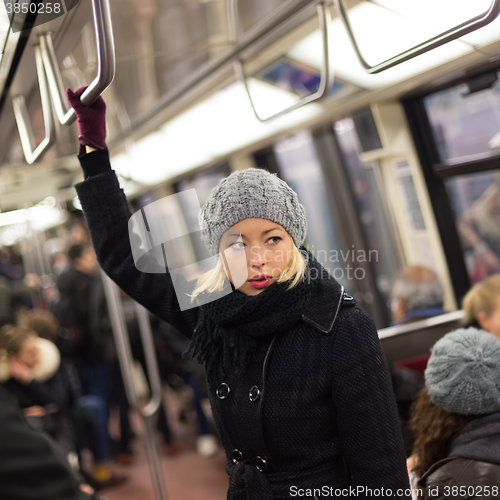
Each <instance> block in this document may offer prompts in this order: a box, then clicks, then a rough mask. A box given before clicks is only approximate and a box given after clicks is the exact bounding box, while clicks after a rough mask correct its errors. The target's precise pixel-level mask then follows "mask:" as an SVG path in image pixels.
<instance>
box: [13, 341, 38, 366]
mask: <svg viewBox="0 0 500 500" xmlns="http://www.w3.org/2000/svg"><path fill="white" fill-rule="evenodd" d="M16 359H17V360H18V361H19V362H20V363H21V364H23V365H24V366H26V367H27V368H30V369H31V368H34V367H35V366H36V364H37V363H38V361H39V359H40V352H39V349H38V342H37V338H36V337H30V338H29V339H27V340H25V341H24V342H23V345H22V347H21V349H20V351H19V353H18V354H17V356H16Z"/></svg>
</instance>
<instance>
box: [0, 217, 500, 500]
mask: <svg viewBox="0 0 500 500" xmlns="http://www.w3.org/2000/svg"><path fill="white" fill-rule="evenodd" d="M51 259H52V260H51V264H52V269H51V272H52V276H53V277H54V279H53V280H48V281H46V283H48V284H49V285H48V286H45V287H43V286H42V282H43V279H41V278H40V277H38V276H37V275H36V274H33V273H28V274H25V273H24V270H23V265H22V259H21V258H20V257H19V256H17V255H16V254H15V252H14V250H13V249H12V248H10V249H6V248H3V249H1V251H0V327H1V329H0V399H1V400H2V401H1V404H0V408H1V409H0V434H1V435H0V442H1V443H2V446H1V447H0V492H1V494H0V497H1V498H5V499H10V498H12V499H14V498H16V499H24V498H42V497H43V498H76V499H78V498H82V499H83V498H89V496H91V497H92V496H93V498H95V499H97V498H100V497H99V493H98V492H100V491H102V490H105V489H106V488H110V487H112V486H116V485H119V484H122V483H123V482H125V481H127V477H126V476H125V475H120V474H117V473H116V472H115V471H114V464H115V463H118V464H122V465H126V464H131V463H133V461H134V447H133V446H132V442H133V439H134V435H135V433H134V431H133V429H132V426H131V424H130V410H131V409H130V407H129V404H128V401H127V396H126V391H125V387H124V383H123V379H122V375H121V371H120V365H119V362H118V358H117V353H116V347H115V342H114V337H113V332H112V328H111V322H110V318H109V314H108V309H107V305H106V298H105V293H104V288H103V284H102V281H101V275H100V273H99V272H98V264H97V260H96V256H95V253H94V250H93V248H92V245H91V242H90V239H89V235H88V231H87V230H86V229H85V227H83V226H82V225H80V224H76V225H75V226H74V227H73V229H72V232H71V238H70V239H69V240H68V242H67V244H66V245H65V246H63V247H60V246H59V247H57V250H56V251H54V252H53V253H52V256H51ZM51 283H52V284H53V286H51ZM443 294H444V292H443V287H442V285H441V283H440V281H439V279H438V277H437V276H436V274H435V273H434V272H433V271H432V270H430V269H427V268H425V267H422V266H412V267H408V268H405V269H404V270H403V271H402V272H401V273H400V274H399V276H398V277H397V279H396V280H395V283H394V287H393V290H392V296H391V311H392V314H393V324H394V325H406V324H410V323H415V322H418V321H421V320H425V319H427V318H430V317H433V316H437V315H441V314H443V313H444V309H443ZM121 299H122V306H123V311H124V316H125V321H126V324H127V330H128V334H129V340H130V343H131V349H132V353H133V357H134V359H135V364H134V367H133V372H134V378H136V379H137V380H136V384H135V385H136V389H137V390H138V391H139V392H140V393H143V394H144V395H145V396H146V395H147V394H148V392H149V380H148V377H147V373H148V371H147V369H146V360H145V356H144V352H143V348H142V343H141V334H140V329H139V322H138V318H137V309H136V306H135V302H134V301H132V300H131V299H130V298H129V297H128V296H127V295H125V294H124V293H121ZM462 307H463V310H464V317H465V319H464V322H463V325H462V328H459V329H458V330H454V331H452V332H450V333H448V334H447V335H445V336H444V337H443V338H441V339H440V340H439V341H438V342H437V343H436V344H435V345H434V347H433V348H432V351H431V352H430V353H429V354H427V355H426V356H423V357H420V358H419V359H418V362H413V364H412V360H406V361H407V362H406V363H397V364H396V365H394V366H390V370H391V376H392V382H393V388H394V394H395V398H396V402H397V405H398V411H399V416H400V423H401V430H402V433H403V437H404V442H405V447H406V453H407V457H408V471H409V473H410V477H411V479H412V484H413V486H414V487H415V488H416V492H417V493H416V496H419V497H421V498H423V497H426V496H432V497H433V498H446V497H447V496H450V495H448V493H449V492H451V490H450V489H449V488H451V487H454V486H458V487H460V486H464V487H466V489H467V488H469V489H467V491H466V493H467V494H468V495H469V496H468V497H467V498H476V497H478V496H481V495H479V494H478V491H479V490H478V489H477V488H481V491H483V492H484V491H486V490H485V489H484V488H486V487H487V489H488V490H489V491H492V492H494V491H496V495H492V497H493V498H498V497H499V496H500V495H499V494H498V487H499V486H500V275H493V276H491V277H489V278H487V279H485V280H483V281H481V282H480V283H477V284H476V285H474V287H473V288H472V289H471V290H470V292H469V293H468V294H467V296H466V297H465V298H464V300H463V304H462ZM150 321H151V325H152V330H153V332H154V342H155V347H156V352H157V360H158V365H159V367H160V374H161V377H162V379H163V382H164V385H165V386H168V387H170V388H171V389H174V390H176V391H179V394H181V393H182V394H184V395H186V394H188V395H189V398H188V399H187V400H186V401H185V402H184V403H183V404H182V405H181V411H180V412H179V413H178V415H177V418H178V419H179V420H180V421H186V420H189V415H191V417H192V418H193V420H194V419H196V420H194V421H195V422H196V426H197V432H198V436H197V441H196V442H197V449H198V452H199V453H200V454H202V455H205V456H211V455H213V454H214V453H215V452H216V451H217V449H218V440H217V438H216V437H215V436H214V434H213V433H212V432H211V431H212V427H211V422H210V420H209V419H208V418H207V415H206V414H205V412H204V409H203V405H202V399H203V397H204V396H205V393H204V391H205V390H206V389H205V387H204V383H203V380H202V379H200V368H199V367H198V365H196V364H195V363H194V362H193V361H192V360H190V359H184V358H183V357H182V353H183V352H184V351H185V350H186V348H187V344H188V342H189V341H188V340H187V339H185V338H184V337H183V336H182V335H181V334H180V333H179V332H177V331H176V330H175V329H173V328H172V327H171V326H170V325H168V324H167V323H164V322H162V321H160V320H158V319H157V318H155V317H150ZM181 389H182V391H181ZM113 408H114V409H115V410H114V412H113V413H112V411H111V410H112V409H113ZM112 414H113V415H115V417H114V418H115V420H117V421H118V423H117V425H115V427H117V428H119V432H118V433H117V434H116V435H113V436H111V435H110V431H109V429H110V415H112ZM170 414H171V413H170ZM170 418H171V417H170ZM311 425H314V422H311ZM157 428H158V436H159V438H158V444H159V446H161V449H162V451H163V453H165V454H167V455H175V454H177V453H179V452H181V446H180V445H179V443H178V442H176V439H175V436H174V435H173V433H172V432H171V425H169V418H168V417H167V411H166V409H165V401H164V402H163V403H162V404H161V406H160V410H159V412H158V415H157ZM84 450H88V452H87V454H88V455H90V456H91V461H90V462H89V464H86V466H83V465H82V463H83V461H82V452H83V451H84ZM37 453H38V454H39V455H37ZM28 456H29V457H31V458H30V460H27V457H28ZM16 457H17V461H15V460H14V462H13V458H16ZM7 463H9V464H12V463H14V464H15V465H14V466H12V465H9V467H6V465H5V464H7ZM16 467H17V469H16ZM30 468H31V469H30ZM30 474H35V475H36V474H38V475H40V474H42V476H43V478H44V479H43V481H41V483H42V484H45V483H44V481H45V482H46V486H45V487H46V488H48V489H47V491H48V492H49V493H47V495H46V496H43V495H41V496H39V497H37V496H30V495H32V492H31V493H30V490H29V486H30V481H29V480H26V478H29V477H30ZM20 478H25V479H24V480H20ZM51 478H52V479H53V482H52V483H51V482H50V481H51ZM471 487H474V488H476V490H474V491H472V490H470V488H471ZM71 488H76V489H74V491H73V494H70V493H69V492H70V491H71ZM492 488H493V489H492ZM495 488H496V489H495ZM63 490H64V491H66V492H67V493H64V495H59V493H60V492H61V491H63ZM453 491H455V490H453ZM457 491H461V490H460V489H459V490H457ZM471 493H474V494H475V496H474V495H472V496H471ZM58 495H59V496H58ZM65 495H66V496H65ZM79 495H81V496H79ZM483 496H484V495H483ZM455 498H459V496H455Z"/></svg>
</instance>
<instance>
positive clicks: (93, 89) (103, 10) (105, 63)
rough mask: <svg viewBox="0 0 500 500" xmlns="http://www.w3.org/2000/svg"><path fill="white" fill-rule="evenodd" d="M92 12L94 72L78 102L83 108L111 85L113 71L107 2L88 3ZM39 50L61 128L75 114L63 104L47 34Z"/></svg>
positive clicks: (109, 16) (111, 28)
mask: <svg viewBox="0 0 500 500" xmlns="http://www.w3.org/2000/svg"><path fill="white" fill-rule="evenodd" d="M92 9H93V12H94V27H95V33H96V44H97V57H98V72H97V76H96V77H95V79H94V81H93V82H92V83H91V84H90V85H89V87H88V88H87V90H86V91H85V92H84V93H83V94H82V96H81V102H82V103H83V104H85V106H90V105H91V104H93V103H94V102H95V100H96V99H97V98H98V97H99V96H100V95H101V94H102V93H103V92H104V91H105V90H106V89H107V88H108V87H109V86H110V85H111V82H112V81H113V79H114V77H115V70H116V60H115V45H114V39H113V27H112V25H111V13H110V8H109V0H92ZM40 47H41V51H42V58H43V64H44V65H45V71H46V73H47V79H48V82H49V87H50V92H51V94H52V100H53V102H54V106H55V109H56V113H57V117H58V119H59V121H60V122H61V124H63V125H69V124H71V123H73V122H74V121H75V119H76V115H75V110H74V109H73V108H71V107H70V106H69V104H67V100H66V93H65V89H64V85H63V81H62V77H61V72H60V70H59V65H58V63H57V59H56V53H55V50H54V45H53V43H52V35H51V34H50V33H45V34H43V35H42V36H40Z"/></svg>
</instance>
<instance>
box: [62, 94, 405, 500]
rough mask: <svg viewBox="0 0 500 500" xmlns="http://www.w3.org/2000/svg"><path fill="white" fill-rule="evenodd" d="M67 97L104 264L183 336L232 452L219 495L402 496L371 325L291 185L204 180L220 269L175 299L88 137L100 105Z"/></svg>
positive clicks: (240, 178)
mask: <svg viewBox="0 0 500 500" xmlns="http://www.w3.org/2000/svg"><path fill="white" fill-rule="evenodd" d="M84 90H85V89H80V90H79V91H78V92H77V93H76V94H72V93H70V94H69V96H70V98H73V96H77V97H78V96H79V95H81V93H82V92H83V91H84ZM72 104H74V106H75V112H76V114H77V117H78V125H79V127H80V137H81V139H80V140H81V141H83V142H81V144H82V145H84V146H85V149H86V154H82V155H80V157H79V158H80V162H81V164H82V167H83V170H84V176H85V180H84V181H83V182H81V183H79V184H77V185H76V189H77V192H78V196H79V199H80V202H81V205H82V208H83V211H84V213H85V216H86V218H87V222H88V225H89V230H90V232H91V235H92V241H93V244H94V246H95V248H96V253H97V256H98V259H99V262H100V263H101V266H102V268H103V269H104V271H105V272H106V273H107V274H108V275H109V276H110V277H112V279H113V280H114V281H115V282H116V283H117V284H118V286H120V288H121V289H122V290H124V291H125V292H126V293H127V294H128V295H130V296H131V297H132V298H134V299H135V300H137V301H138V302H140V303H141V304H143V305H144V306H145V307H146V308H147V309H149V310H150V311H151V312H152V313H153V314H155V315H156V316H158V317H159V318H161V319H163V320H165V321H167V322H168V323H169V324H170V325H172V326H173V327H174V328H176V329H177V330H178V331H179V332H180V333H182V334H184V335H185V336H186V337H188V338H190V339H191V343H190V348H189V350H190V351H192V353H193V355H194V356H195V357H196V358H197V360H198V361H199V362H200V363H201V364H203V365H204V369H205V374H206V381H207V388H208V394H209V398H210V404H211V408H212V414H213V418H214V422H215V424H216V426H217V430H218V432H219V435H220V438H221V442H222V445H223V447H224V450H225V453H226V464H225V469H226V472H227V474H228V476H229V490H228V495H227V499H228V500H284V499H289V498H293V497H296V496H308V497H312V496H322V497H323V496H333V493H331V492H335V490H336V489H337V491H340V490H342V491H343V492H345V491H348V492H352V491H354V492H356V493H357V495H356V498H368V497H370V496H372V495H371V493H369V492H368V491H373V492H375V495H377V493H379V495H381V496H385V497H386V498H388V497H391V498H394V499H396V498H397V499H399V500H400V499H409V497H410V495H409V494H408V493H406V492H407V491H408V487H409V483H408V475H407V472H406V462H405V458H406V457H405V451H404V446H403V439H402V435H401V428H400V425H399V419H398V414H397V408H396V402H395V398H394V394H393V391H392V386H391V379H390V375H389V369H388V366H387V361H386V359H385V357H384V354H383V351H382V348H381V345H380V341H379V338H378V334H377V329H376V327H375V324H374V323H373V321H372V319H371V318H370V317H369V315H368V314H367V313H366V312H365V311H364V310H363V309H362V308H360V307H359V306H357V305H356V301H355V300H354V298H353V297H351V296H350V295H348V294H347V293H345V291H344V288H343V286H341V285H340V284H339V283H338V282H337V281H336V280H335V279H334V278H333V277H332V276H331V275H330V274H329V273H328V271H327V270H326V269H325V268H324V267H323V266H321V264H320V263H319V262H318V261H317V260H316V258H315V256H314V255H313V254H312V252H311V251H310V250H309V249H308V248H307V247H306V246H305V245H304V242H305V238H306V235H307V220H306V211H305V209H304V207H303V206H302V205H301V204H300V202H299V199H298V196H297V194H296V193H295V192H294V191H293V189H291V187H290V186H288V184H286V182H284V181H283V180H281V179H279V178H278V177H277V176H276V175H274V174H271V173H269V172H267V171H265V170H259V169H254V168H250V169H247V170H243V171H238V172H234V173H233V174H231V175H230V176H229V177H227V178H226V179H223V180H222V181H221V182H220V183H219V185H218V186H216V187H215V188H214V189H213V190H212V192H211V193H210V196H209V198H208V200H207V201H206V203H205V205H204V206H203V208H202V209H201V211H200V213H199V218H198V219H199V220H198V222H199V225H200V231H201V236H202V240H203V242H204V244H205V245H206V247H207V249H208V250H209V252H210V254H211V255H212V256H214V258H213V259H205V261H209V262H210V264H211V265H212V264H213V266H214V268H213V269H210V270H208V271H206V270H205V271H206V272H205V273H204V274H202V275H201V276H200V277H199V278H198V279H196V280H194V288H189V290H191V291H192V293H191V294H188V296H189V297H191V300H192V304H189V305H191V307H186V308H183V307H181V304H180V301H179V299H178V296H177V290H176V289H175V286H174V279H175V277H174V273H173V272H172V271H171V270H170V269H165V267H163V269H162V271H163V273H160V272H158V273H157V274H155V273H151V272H141V270H140V269H138V268H137V267H136V265H135V262H134V256H133V252H132V250H131V244H130V243H131V240H129V231H128V224H129V221H130V219H131V217H132V215H131V214H130V210H129V207H128V204H127V199H126V197H125V194H124V193H123V191H121V190H120V187H119V184H118V182H117V179H116V175H115V174H114V172H113V171H112V170H111V166H110V163H109V154H108V151H107V149H98V150H95V149H94V148H95V147H96V146H92V144H101V145H103V143H104V142H105V141H104V138H103V137H101V136H99V137H92V138H91V139H92V140H91V141H87V140H86V133H87V134H88V133H90V132H93V131H95V130H105V127H104V126H102V124H103V122H104V111H103V109H105V108H103V106H102V103H100V105H98V106H94V105H92V106H90V107H88V108H86V107H85V106H80V103H79V100H78V99H74V100H73V102H72ZM95 123H98V124H99V127H97V126H95ZM146 208H147V207H145V210H144V212H146ZM138 215H139V216H141V217H142V214H141V212H138ZM134 217H135V216H134ZM143 223H144V221H143ZM325 229H326V228H325ZM131 238H132V237H131ZM215 256H216V257H215ZM219 256H220V257H219ZM167 259H168V256H167ZM162 261H163V260H162ZM165 271H168V272H165ZM185 281H187V282H188V284H189V285H191V284H192V283H193V282H192V281H189V280H185ZM219 292H221V293H219ZM214 296H215V297H216V298H214ZM319 489H322V492H321V493H318V491H319ZM313 490H314V492H315V493H306V492H312V491H313ZM365 490H368V491H367V492H365ZM326 491H327V492H328V494H327V493H325V492H326ZM382 491H384V492H387V491H392V492H393V493H391V494H389V495H385V493H381V492H382ZM396 491H400V494H397V495H396ZM349 494H352V493H342V495H349ZM335 495H336V496H338V493H335ZM377 496H378V495H377Z"/></svg>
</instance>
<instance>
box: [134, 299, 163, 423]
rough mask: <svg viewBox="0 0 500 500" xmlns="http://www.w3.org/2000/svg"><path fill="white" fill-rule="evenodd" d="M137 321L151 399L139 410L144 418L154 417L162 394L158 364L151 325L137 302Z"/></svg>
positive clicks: (144, 311) (145, 312)
mask: <svg viewBox="0 0 500 500" xmlns="http://www.w3.org/2000/svg"><path fill="white" fill-rule="evenodd" d="M135 309H136V312H137V319H138V322H139V330H140V333H141V341H142V347H143V349H144V357H145V358H146V368H147V370H148V375H149V383H150V384H151V399H150V401H149V403H148V404H147V405H146V406H145V407H144V408H142V409H141V412H142V414H143V415H144V416H145V417H150V416H152V415H154V414H155V413H156V412H157V411H158V409H159V408H160V404H161V401H162V397H163V393H162V387H161V379H160V371H159V370H158V362H157V359H156V352H155V346H154V342H153V332H152V331H151V323H150V321H149V316H148V312H147V311H146V309H145V308H144V307H143V306H141V304H139V303H138V302H136V303H135Z"/></svg>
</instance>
